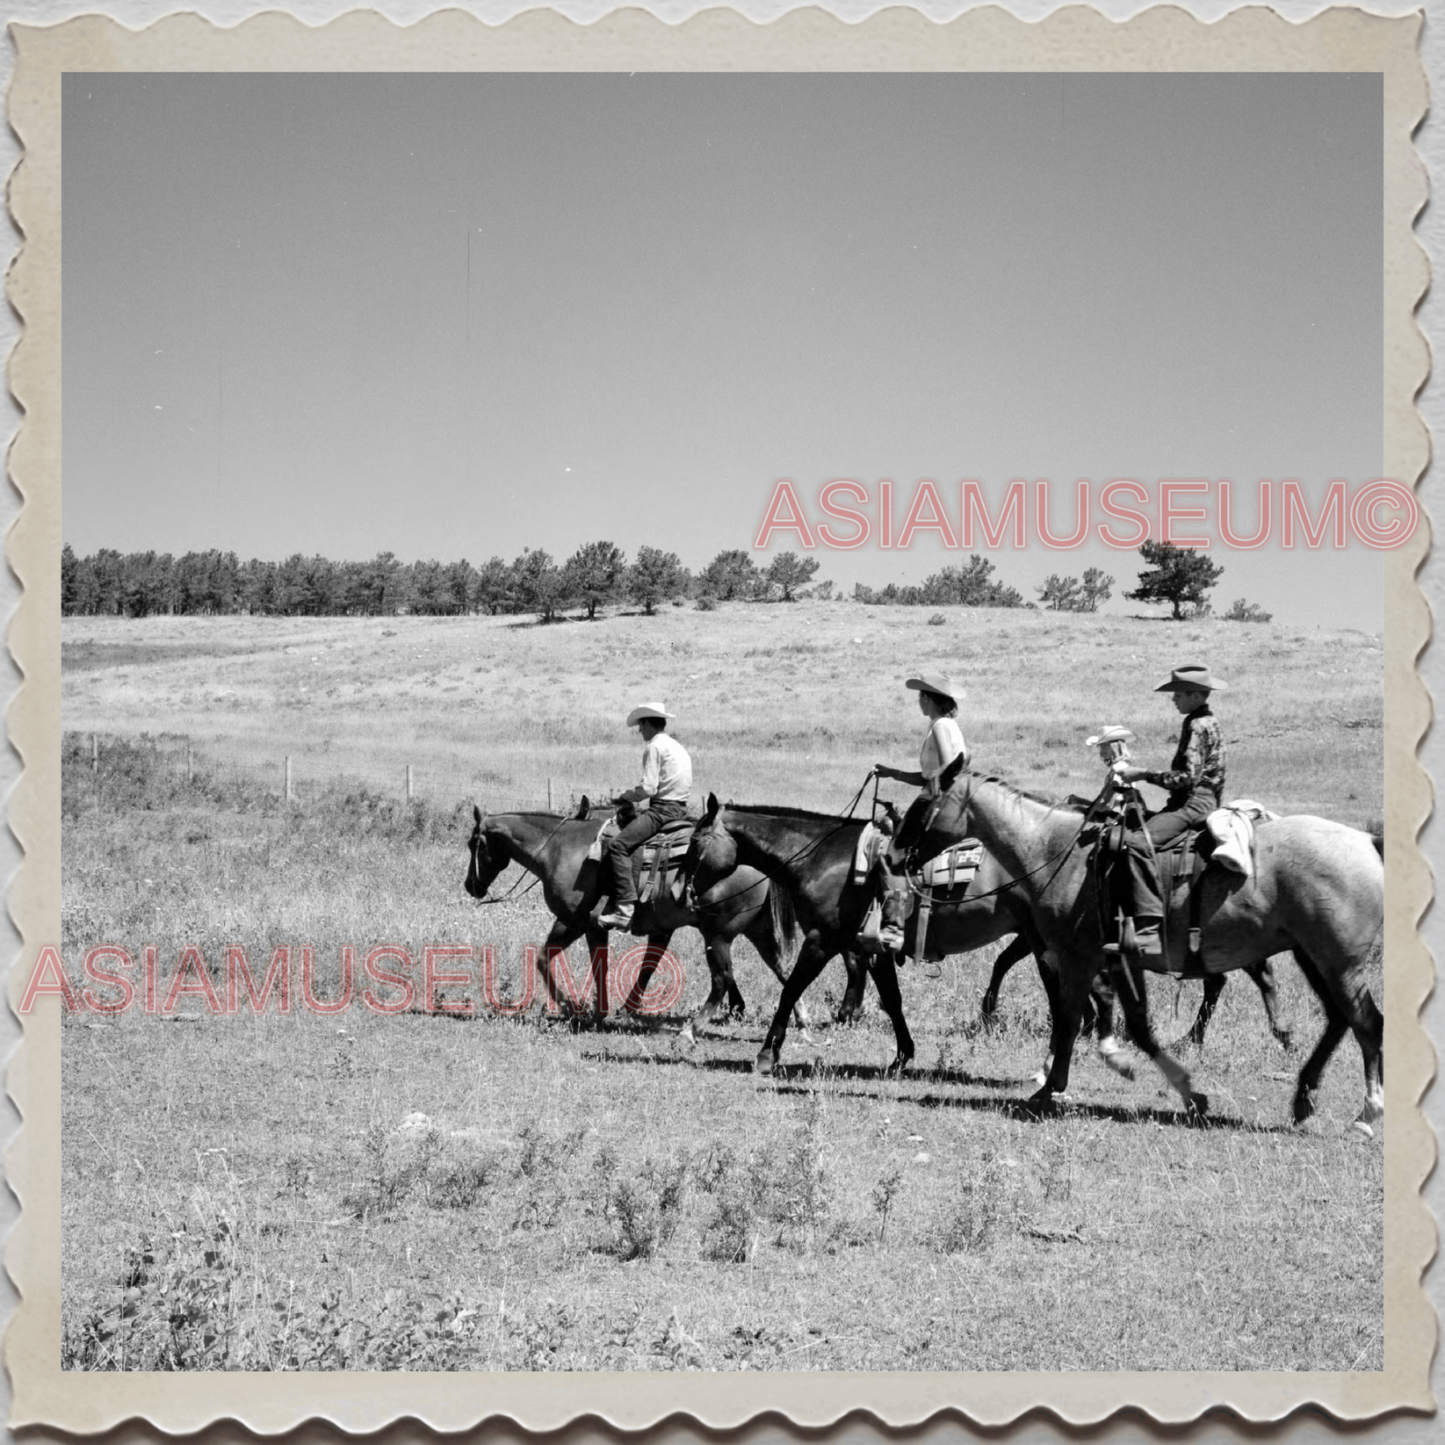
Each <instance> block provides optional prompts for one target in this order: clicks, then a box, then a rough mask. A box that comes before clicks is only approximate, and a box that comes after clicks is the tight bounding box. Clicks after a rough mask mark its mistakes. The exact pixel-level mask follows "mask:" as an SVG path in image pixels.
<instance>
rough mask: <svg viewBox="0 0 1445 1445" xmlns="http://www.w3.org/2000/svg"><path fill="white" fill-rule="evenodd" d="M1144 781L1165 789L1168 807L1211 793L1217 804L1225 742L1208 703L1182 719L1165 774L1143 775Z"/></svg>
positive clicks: (1222, 784)
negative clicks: (1177, 743)
mask: <svg viewBox="0 0 1445 1445" xmlns="http://www.w3.org/2000/svg"><path fill="white" fill-rule="evenodd" d="M1144 779H1145V781H1146V782H1150V783H1154V784H1155V785H1156V786H1157V787H1161V788H1167V789H1168V791H1169V804H1168V806H1169V807H1171V808H1179V807H1182V806H1183V805H1184V804H1185V803H1186V802H1188V801H1189V799H1190V798H1191V797H1192V796H1194V795H1195V794H1197V793H1212V794H1213V795H1214V799H1215V801H1216V802H1219V801H1220V800H1221V799H1223V797H1224V739H1223V738H1222V737H1221V736H1220V734H1219V720H1218V718H1216V717H1215V716H1214V714H1213V713H1212V712H1210V710H1209V704H1208V703H1205V704H1204V706H1203V707H1197V708H1195V709H1194V711H1193V712H1192V713H1189V714H1188V715H1187V716H1186V717H1185V719H1184V726H1183V727H1182V728H1181V729H1180V731H1179V747H1178V749H1177V750H1176V751H1175V753H1174V761H1173V762H1172V763H1171V764H1170V765H1169V768H1168V771H1166V772H1157V773H1145V774H1144Z"/></svg>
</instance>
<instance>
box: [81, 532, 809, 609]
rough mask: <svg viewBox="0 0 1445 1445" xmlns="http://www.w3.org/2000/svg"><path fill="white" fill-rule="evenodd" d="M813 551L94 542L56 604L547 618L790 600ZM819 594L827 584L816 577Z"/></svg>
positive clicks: (805, 577)
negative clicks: (402, 550) (697, 564)
mask: <svg viewBox="0 0 1445 1445" xmlns="http://www.w3.org/2000/svg"><path fill="white" fill-rule="evenodd" d="M818 565H819V564H818V562H817V560H816V559H815V558H811V557H799V556H798V555H797V553H795V552H783V553H780V554H778V555H777V556H775V557H774V558H773V559H772V561H771V562H770V563H769V565H768V566H767V567H766V568H760V567H758V565H757V564H756V563H755V562H754V561H753V559H752V557H751V556H749V555H748V553H746V552H744V551H740V550H737V551H724V552H720V553H718V555H717V556H716V557H714V558H713V560H712V561H711V562H710V563H708V565H707V566H706V567H705V568H703V569H702V571H700V572H698V573H696V574H693V573H692V572H690V571H689V570H688V569H687V568H686V567H684V566H683V565H682V562H681V561H680V560H679V558H678V556H677V553H675V552H665V551H663V550H662V549H661V548H658V547H640V548H638V551H637V556H636V557H635V558H632V559H631V560H629V559H628V557H627V555H626V554H625V553H624V552H623V551H622V549H621V548H620V547H618V546H616V545H614V544H613V543H611V542H588V543H587V544H586V545H584V546H582V547H579V548H578V549H577V550H576V552H574V553H573V554H572V555H571V556H570V557H569V558H567V560H566V561H565V562H560V563H559V562H558V561H556V560H555V559H554V558H553V557H552V555H551V554H550V553H549V552H546V551H543V550H542V549H541V548H530V547H529V548H526V549H524V550H523V552H522V555H521V556H520V557H516V558H514V559H513V560H512V561H511V562H507V561H504V560H503V559H502V558H501V557H493V558H491V559H490V560H489V561H487V562H484V563H482V564H481V565H480V566H473V564H472V563H470V562H467V561H460V562H438V561H435V560H430V561H422V562H402V561H400V560H398V558H397V557H396V556H394V555H393V554H392V553H391V552H381V553H379V554H378V555H377V556H375V557H373V558H371V559H370V560H369V561H365V562H334V561H332V560H331V559H330V558H327V557H321V556H313V557H306V556H302V555H301V554H300V553H297V554H295V555H294V556H291V557H288V558H287V559H286V560H285V561H284V562H264V561H260V560H259V559H257V558H252V559H250V560H249V561H246V562H242V561H241V560H240V559H239V557H237V555H236V553H234V552H222V551H216V550H213V551H208V552H187V553H186V554H185V555H184V556H181V557H175V556H173V555H171V554H170V553H169V552H160V553H158V552H117V551H115V550H114V549H113V548H108V547H102V548H101V549H100V550H99V551H97V552H95V553H93V554H91V555H90V556H87V557H79V556H77V555H76V554H75V551H74V549H73V548H72V547H70V546H69V545H67V546H65V547H64V548H63V549H62V550H61V555H60V605H61V611H62V612H63V613H64V615H66V616H67V617H70V616H113V617H150V616H157V615H191V616H195V615H205V614H221V613H249V614H252V615H261V616H285V617H344V616H364V617H383V616H395V615H397V614H398V613H403V612H405V613H417V614H424V615H427V616H461V615H464V614H467V613H493V614H495V613H501V612H512V613H536V615H537V616H538V617H540V618H541V619H542V620H543V621H546V622H550V621H553V620H554V619H555V618H557V617H558V616H559V615H560V614H561V613H562V612H563V611H565V610H567V609H582V610H584V611H585V614H586V616H587V617H589V618H591V617H595V616H596V615H597V609H598V608H599V607H610V606H627V605H629V604H631V605H634V606H639V607H641V608H642V609H643V611H644V612H647V613H649V614H650V613H651V612H652V611H653V610H654V609H655V608H656V607H658V606H659V605H662V604H664V603H667V602H673V601H680V600H682V599H684V598H695V599H697V600H699V601H701V602H706V601H714V600H732V599H743V600H747V601H760V602H768V601H783V602H791V601H793V600H795V599H796V598H798V597H800V596H806V595H809V593H810V591H817V590H819V589H817V588H813V589H810V588H809V587H808V585H807V584H808V583H809V582H810V581H811V579H812V578H813V576H814V574H815V573H816V572H817V570H818ZM824 589H825V591H824V595H829V596H830V595H831V593H832V588H831V586H828V585H827V584H824Z"/></svg>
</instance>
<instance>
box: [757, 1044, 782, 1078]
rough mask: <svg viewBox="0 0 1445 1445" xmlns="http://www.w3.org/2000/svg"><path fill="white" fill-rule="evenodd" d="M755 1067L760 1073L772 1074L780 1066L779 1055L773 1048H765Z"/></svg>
mask: <svg viewBox="0 0 1445 1445" xmlns="http://www.w3.org/2000/svg"><path fill="white" fill-rule="evenodd" d="M753 1067H754V1068H755V1069H756V1070H757V1072H758V1073H760V1074H771V1073H772V1072H773V1070H774V1069H776V1068H777V1067H778V1056H777V1055H776V1054H775V1053H774V1052H773V1051H772V1050H771V1049H764V1050H763V1051H762V1053H760V1054H759V1055H758V1059H757V1063H756V1064H755V1065H754V1066H753Z"/></svg>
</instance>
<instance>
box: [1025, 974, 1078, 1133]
mask: <svg viewBox="0 0 1445 1445" xmlns="http://www.w3.org/2000/svg"><path fill="white" fill-rule="evenodd" d="M1035 956H1036V957H1037V959H1038V965H1039V978H1040V979H1041V980H1042V981H1043V985H1044V990H1045V992H1046V993H1047V994H1048V996H1049V1013H1050V1018H1051V1023H1052V1027H1051V1029H1050V1031H1049V1066H1048V1072H1047V1073H1046V1074H1045V1076H1044V1079H1043V1082H1042V1083H1041V1084H1040V1085H1039V1087H1038V1089H1037V1090H1036V1091H1035V1092H1034V1093H1033V1094H1031V1095H1030V1096H1029V1104H1030V1106H1031V1107H1033V1108H1035V1109H1047V1108H1050V1107H1051V1106H1052V1105H1053V1102H1054V1096H1055V1095H1056V1094H1062V1093H1063V1092H1064V1091H1065V1090H1066V1089H1067V1088H1068V1087H1069V1066H1070V1064H1071V1063H1072V1062H1073V1058H1074V1043H1075V1041H1076V1040H1077V1039H1078V1037H1079V1019H1080V1016H1081V1014H1082V1011H1083V1000H1084V998H1085V997H1086V996H1087V994H1088V979H1087V977H1086V975H1085V972H1084V966H1083V965H1082V964H1081V963H1080V962H1079V961H1078V960H1068V961H1067V963H1066V965H1064V966H1061V965H1059V964H1056V963H1055V962H1054V961H1053V960H1051V959H1048V958H1045V957H1044V956H1043V954H1042V953H1036V954H1035ZM1065 966H1066V967H1067V969H1068V972H1067V973H1065V972H1064V967H1065Z"/></svg>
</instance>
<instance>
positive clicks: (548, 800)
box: [547, 778, 552, 813]
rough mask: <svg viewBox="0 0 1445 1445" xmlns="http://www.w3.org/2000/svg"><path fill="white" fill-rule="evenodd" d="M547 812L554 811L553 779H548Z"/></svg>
mask: <svg viewBox="0 0 1445 1445" xmlns="http://www.w3.org/2000/svg"><path fill="white" fill-rule="evenodd" d="M547 811H548V812H549V813H550V812H551V811H552V779H551V778H548V779H547Z"/></svg>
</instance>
